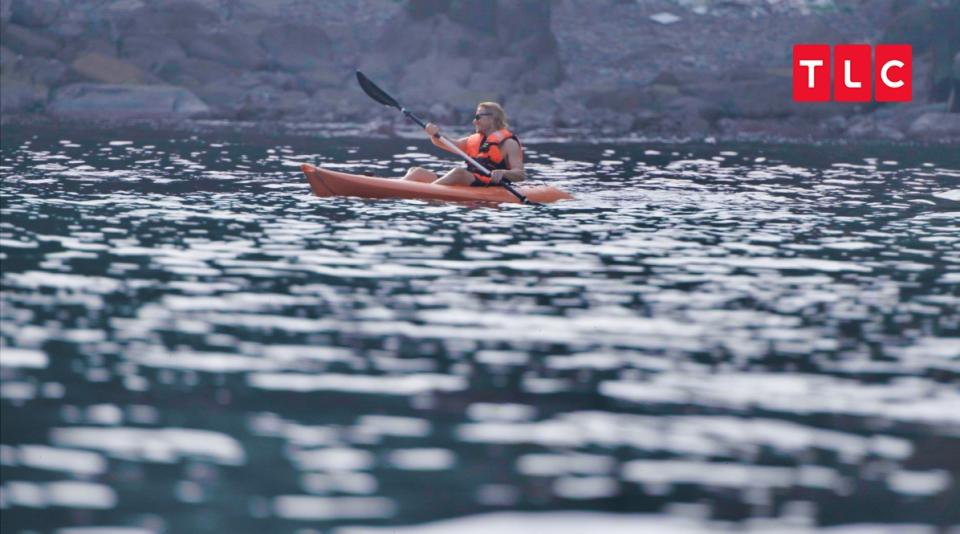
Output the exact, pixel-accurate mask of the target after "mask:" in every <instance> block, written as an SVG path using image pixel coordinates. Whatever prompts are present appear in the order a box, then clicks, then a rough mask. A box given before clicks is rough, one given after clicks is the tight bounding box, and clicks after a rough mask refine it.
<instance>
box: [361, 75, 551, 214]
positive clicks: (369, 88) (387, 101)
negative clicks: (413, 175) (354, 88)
mask: <svg viewBox="0 0 960 534" xmlns="http://www.w3.org/2000/svg"><path fill="white" fill-rule="evenodd" d="M357 82H359V83H360V88H361V89H363V92H364V93H367V96H369V97H370V98H372V99H374V100H376V101H377V102H379V103H381V104H383V105H384V106H389V107H392V108H397V109H398V110H400V113H403V114H404V115H406V116H407V117H408V118H409V119H410V120H412V121H413V122H415V123H417V124H419V125H420V127H421V128H426V127H427V125H426V124H425V123H424V122H423V121H422V120H420V118H419V117H417V116H416V115H414V114H413V113H412V112H411V111H410V110H408V109H407V108H405V107H403V106H401V105H400V103H399V102H397V100H396V99H395V98H393V97H392V96H390V95H389V94H387V92H386V91H384V90H383V89H381V88H379V87H377V84H375V83H373V82H372V81H370V78H367V77H366V76H365V75H364V74H363V73H362V72H360V71H357ZM436 137H438V138H439V139H440V141H441V142H442V143H443V144H444V145H446V146H447V148H449V149H450V150H451V151H453V152H455V153H456V154H458V155H460V157H461V158H463V159H464V160H466V161H468V162H469V163H470V164H471V165H473V166H474V167H476V168H477V170H479V171H480V173H481V174H483V175H484V176H490V171H488V170H487V168H486V167H484V166H483V165H481V164H480V163H478V162H477V161H476V160H475V159H473V158H471V157H470V156H468V155H467V153H466V152H464V151H463V150H460V147H458V146H457V145H456V144H455V143H454V142H453V141H451V140H449V139H447V138H446V137H444V136H442V135H440V134H437V136H436ZM500 185H502V186H503V188H504V189H506V190H507V191H509V192H510V193H512V194H513V196H515V197H517V198H518V199H520V202H523V203H524V204H531V205H535V206H540V205H542V204H540V203H539V202H534V201H532V200H530V199H528V198H527V197H526V196H524V195H523V193H521V192H520V191H517V189H516V188H515V187H513V183H512V182H510V180H507V179H503V180H500Z"/></svg>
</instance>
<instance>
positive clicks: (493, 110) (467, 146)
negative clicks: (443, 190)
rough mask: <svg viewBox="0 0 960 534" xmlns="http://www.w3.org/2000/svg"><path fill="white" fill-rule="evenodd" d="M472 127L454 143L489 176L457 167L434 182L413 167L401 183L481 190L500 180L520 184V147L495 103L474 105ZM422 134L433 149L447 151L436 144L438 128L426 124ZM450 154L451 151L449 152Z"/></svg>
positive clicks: (434, 177)
mask: <svg viewBox="0 0 960 534" xmlns="http://www.w3.org/2000/svg"><path fill="white" fill-rule="evenodd" d="M473 126H474V128H476V130H477V131H476V133H474V134H473V135H470V136H468V137H464V138H461V139H458V140H456V141H454V144H456V145H457V147H458V148H460V150H463V151H464V152H466V153H467V155H468V156H470V157H471V158H473V159H475V160H476V161H477V162H478V163H480V164H481V165H483V166H484V167H486V168H487V170H489V171H490V172H491V175H492V176H489V177H488V176H484V175H483V174H481V173H480V172H479V169H475V168H473V166H472V165H468V166H467V168H463V167H458V168H456V169H451V170H450V172H448V173H447V174H444V175H443V177H440V178H438V177H437V175H436V174H435V173H434V172H432V171H429V170H427V169H424V168H423V167H413V168H411V169H410V170H408V171H407V174H406V175H405V176H404V177H403V179H404V180H412V181H414V182H431V183H435V184H439V185H469V186H474V187H484V186H490V185H499V184H500V182H501V181H502V180H503V179H505V178H506V179H507V180H510V181H511V182H522V181H523V179H524V178H525V177H526V175H525V174H524V172H523V147H521V146H520V140H519V139H517V136H516V135H514V134H513V132H511V131H510V130H508V129H507V128H508V126H509V125H508V124H507V114H506V113H505V112H504V111H503V108H502V107H500V104H497V103H496V102H481V103H480V104H478V105H477V113H476V115H474V116H473ZM424 130H425V131H426V132H427V135H429V136H430V140H431V141H433V144H434V145H437V146H438V147H440V148H442V149H444V150H447V151H451V150H450V149H449V148H447V147H446V146H445V145H444V144H443V142H441V141H440V136H439V132H440V128H438V127H437V125H436V124H433V123H430V124H427V126H426V128H424ZM451 152H452V151H451Z"/></svg>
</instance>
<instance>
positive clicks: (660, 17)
mask: <svg viewBox="0 0 960 534" xmlns="http://www.w3.org/2000/svg"><path fill="white" fill-rule="evenodd" d="M650 20H652V21H654V22H658V23H660V24H673V23H674V22H678V21H679V20H680V17H678V16H676V15H674V14H673V13H666V12H663V13H657V14H656V15H650Z"/></svg>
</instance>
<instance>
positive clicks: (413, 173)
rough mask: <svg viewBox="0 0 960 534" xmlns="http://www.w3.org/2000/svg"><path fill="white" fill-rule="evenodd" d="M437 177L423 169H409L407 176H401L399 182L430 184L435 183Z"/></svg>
mask: <svg viewBox="0 0 960 534" xmlns="http://www.w3.org/2000/svg"><path fill="white" fill-rule="evenodd" d="M436 179H437V175H436V174H434V173H433V172H431V171H428V170H427V169H424V168H423V167H410V169H409V170H407V174H405V175H403V178H401V180H410V181H412V182H424V183H428V184H429V183H431V182H433V181H436Z"/></svg>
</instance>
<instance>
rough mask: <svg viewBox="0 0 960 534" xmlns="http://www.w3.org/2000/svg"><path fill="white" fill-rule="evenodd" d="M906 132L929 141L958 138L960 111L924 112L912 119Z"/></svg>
mask: <svg viewBox="0 0 960 534" xmlns="http://www.w3.org/2000/svg"><path fill="white" fill-rule="evenodd" d="M907 133H908V134H909V135H910V136H911V137H915V138H919V139H926V140H931V141H947V140H955V139H960V113H946V112H930V113H924V114H923V115H921V116H920V117H918V118H917V120H915V121H913V124H911V125H910V129H909V130H907Z"/></svg>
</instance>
